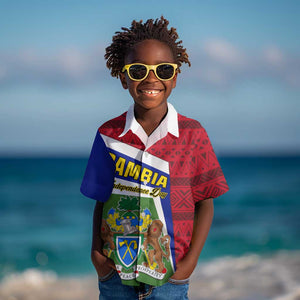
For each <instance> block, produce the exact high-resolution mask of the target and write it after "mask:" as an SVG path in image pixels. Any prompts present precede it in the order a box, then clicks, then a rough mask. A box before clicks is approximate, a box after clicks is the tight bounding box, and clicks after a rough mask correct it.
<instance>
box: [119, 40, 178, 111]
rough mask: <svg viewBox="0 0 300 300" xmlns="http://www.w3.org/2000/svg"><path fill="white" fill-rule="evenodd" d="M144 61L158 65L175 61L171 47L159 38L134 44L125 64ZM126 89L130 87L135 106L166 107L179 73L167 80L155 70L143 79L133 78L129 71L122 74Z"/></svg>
mask: <svg viewBox="0 0 300 300" xmlns="http://www.w3.org/2000/svg"><path fill="white" fill-rule="evenodd" d="M132 63H143V64H146V65H156V64H159V63H174V57H173V54H172V51H171V49H170V48H169V46H168V45H166V44H165V43H162V42H160V41H158V40H144V41H142V42H139V43H138V44H136V45H135V46H134V48H133V49H132V50H131V51H130V52H129V54H128V55H127V56H126V58H125V64H132ZM120 79H121V83H122V86H123V87H124V89H128V90H129V93H130V95H131V96H132V98H133V100H134V102H135V106H140V107H142V108H144V109H147V110H149V109H155V108H162V109H166V105H167V99H168V97H169V95H170V94H171V92H172V89H173V88H175V86H176V80H177V73H176V74H175V76H174V78H173V79H171V80H167V81H161V80H159V79H158V78H157V77H156V76H155V74H154V72H153V71H150V72H149V74H148V77H146V78H145V79H144V80H142V81H133V80H131V79H130V78H129V77H128V75H127V72H125V73H121V74H120Z"/></svg>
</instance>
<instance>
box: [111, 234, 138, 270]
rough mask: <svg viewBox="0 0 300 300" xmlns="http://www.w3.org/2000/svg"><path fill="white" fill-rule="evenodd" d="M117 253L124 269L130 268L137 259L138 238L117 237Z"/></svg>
mask: <svg viewBox="0 0 300 300" xmlns="http://www.w3.org/2000/svg"><path fill="white" fill-rule="evenodd" d="M116 241H117V243H116V244H117V253H118V257H119V259H120V261H121V262H122V263H123V265H124V266H125V267H127V268H128V267H130V266H131V265H132V264H133V263H134V262H135V260H136V259H137V255H138V250H139V246H140V237H139V236H117V240H116Z"/></svg>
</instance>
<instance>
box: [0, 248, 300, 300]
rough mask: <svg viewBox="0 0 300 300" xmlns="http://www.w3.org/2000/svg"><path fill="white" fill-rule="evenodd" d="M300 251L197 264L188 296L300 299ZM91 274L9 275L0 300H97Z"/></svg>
mask: <svg viewBox="0 0 300 300" xmlns="http://www.w3.org/2000/svg"><path fill="white" fill-rule="evenodd" d="M299 278H300V252H298V251H296V252H282V253H278V254H276V255H274V256H272V257H267V258H262V257H260V256H258V255H254V254H253V255H246V256H242V257H239V258H233V257H226V258H219V259H215V260H213V261H211V262H207V263H203V264H201V265H198V267H197V269H196V270H195V272H194V273H193V275H192V277H191V282H190V290H189V298H190V299H191V300H198V299H199V300H220V299H222V300H267V299H274V300H299V299H300V280H299ZM97 297H98V289H97V278H96V276H95V275H89V276H83V277H58V276H57V275H56V274H55V273H53V272H40V271H38V270H35V269H31V270H27V271H25V272H23V273H20V274H14V275H9V276H7V277H6V278H4V279H3V280H2V282H1V284H0V299H3V300H40V299H43V300H71V299H72V300H83V299H98V298H97Z"/></svg>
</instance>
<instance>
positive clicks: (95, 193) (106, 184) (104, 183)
mask: <svg viewBox="0 0 300 300" xmlns="http://www.w3.org/2000/svg"><path fill="white" fill-rule="evenodd" d="M114 176H115V163H114V161H113V159H112V158H111V156H110V154H109V152H108V149H107V147H106V145H105V142H104V141H103V139H102V137H101V134H100V133H99V131H97V134H96V137H95V140H94V143H93V147H92V150H91V154H90V157H89V160H88V163H87V167H86V170H85V174H84V177H83V180H82V183H81V187H80V191H81V193H82V194H83V195H85V196H86V197H89V198H92V199H95V200H97V201H101V202H106V201H107V200H108V198H109V196H110V195H111V192H112V189H113V185H114Z"/></svg>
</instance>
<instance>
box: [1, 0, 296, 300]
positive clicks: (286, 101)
mask: <svg viewBox="0 0 300 300" xmlns="http://www.w3.org/2000/svg"><path fill="white" fill-rule="evenodd" d="M299 14H300V2H299V1H296V0H295V1H291V0H288V1H276V0H274V1H266V0H260V1H257V0H253V1H237V0H236V1H234V0H229V1H214V0H211V1H208V0H207V1H193V0H192V1H186V2H183V1H177V0H173V1H169V0H167V1H151V0H149V1H147V2H144V1H135V0H132V1H113V2H112V1H110V2H105V1H93V0H87V1H79V0H60V1H59V0H52V1H38V0H27V1H16V0H12V1H6V0H0V235H1V239H0V298H1V299H2V298H3V299H10V300H12V299H29V298H28V297H31V298H30V299H35V298H34V297H35V296H34V295H35V293H38V294H37V295H39V296H36V297H37V298H36V299H87V298H86V296H83V295H85V294H84V293H85V292H86V290H87V289H86V286H85V287H82V286H80V285H79V284H78V282H81V283H82V282H83V281H84V280H83V278H89V276H91V277H92V279H91V280H95V276H96V275H95V272H94V270H93V267H92V265H91V263H90V260H89V252H90V243H91V226H92V213H93V207H94V201H93V200H90V199H87V198H84V197H83V196H82V195H81V194H80V192H79V187H80V183H81V178H82V176H83V173H84V170H85V166H86V163H87V159H88V156H89V152H90V149H91V146H92V142H93V139H94V136H95V133H96V130H97V128H98V126H100V125H101V124H102V123H103V122H104V121H106V120H108V119H110V118H112V117H115V116H118V115H120V114H121V113H123V112H124V111H126V110H127V109H128V107H129V105H131V103H132V100H131V98H130V95H129V93H128V91H126V90H123V88H122V87H121V84H120V82H119V80H118V79H116V78H112V77H111V76H110V72H109V70H108V69H107V68H106V66H105V60H104V57H103V56H104V53H105V47H107V46H108V45H109V44H110V43H111V39H112V35H113V34H114V33H115V32H116V31H119V30H120V29H121V27H130V24H131V21H132V20H133V19H135V20H141V19H142V20H144V21H145V20H147V19H148V18H154V19H155V18H159V17H160V16H161V15H163V16H164V17H165V18H167V19H168V20H169V21H170V26H172V27H175V28H177V31H178V34H179V37H180V39H181V40H182V41H183V46H184V47H185V48H187V52H188V54H189V58H190V61H191V63H192V66H191V67H190V68H189V67H188V66H183V67H182V72H181V74H179V77H178V83H177V87H176V89H174V90H173V92H172V94H171V96H170V98H169V101H170V102H171V103H172V104H173V105H174V106H175V108H176V109H177V111H178V112H180V113H181V114H183V115H186V116H189V117H192V118H195V119H197V120H199V121H200V122H201V123H202V125H203V126H204V127H205V128H206V130H207V132H208V135H209V136H210V139H211V141H212V144H213V146H214V149H215V152H216V154H217V156H218V157H219V160H220V163H221V166H222V168H223V171H224V173H225V176H226V179H227V181H228V184H229V186H230V191H229V192H228V193H227V194H225V195H223V196H221V197H220V198H219V199H216V200H215V219H214V223H213V226H212V229H211V232H210V235H209V237H208V240H207V243H206V245H205V248H204V250H203V253H202V254H201V257H200V259H199V266H198V270H197V272H195V274H194V277H193V278H194V279H193V280H194V281H193V282H198V287H199V284H200V285H201V283H202V284H203V290H202V291H201V294H202V298H201V299H203V297H204V296H203V295H205V297H206V298H205V299H221V298H222V299H239V300H243V299H245V300H246V299H248V300H249V299H256V300H259V299H278V300H279V299H299V298H297V297H300V290H299V286H300V282H299V278H300V274H299V273H300V271H299V270H300V255H299V253H300V252H299V248H300V239H299V238H300V229H299V228H300V221H299V220H300V218H299V213H300V204H299V203H300V201H299V200H300V196H299V194H300V126H299V125H300V119H299V113H300V102H299V101H300V97H299V96H300V44H299V38H298V36H299V29H300V18H299ZM278 269H280V270H282V271H281V272H278ZM78 279H79V281H76V280H78ZM63 280H65V281H63ZM66 280H67V281H66ZM61 282H64V283H65V286H66V285H68V286H72V288H69V289H68V291H66V288H65V286H64V287H61V286H60V285H59V284H60V283H61ZM86 282H87V283H86V284H87V286H89V290H90V292H91V293H95V294H96V289H97V286H96V285H97V284H96V283H95V285H93V284H91V281H90V280H87V281H86ZM193 282H192V284H193ZM204 283H205V284H204ZM89 284H90V285H89ZM50 286H51V287H52V288H51V291H52V293H54V292H53V290H55V291H56V293H60V294H56V296H53V297H52V296H51V293H50V296H49V293H48V292H47V293H46V292H45V291H47V288H49V287H50ZM53 286H54V287H55V289H53ZM41 287H42V288H41ZM75 287H76V289H77V290H76V293H75V292H74V289H75ZM92 289H95V290H92ZM72 290H73V293H72ZM91 290H92V291H91ZM41 293H45V295H44V294H43V295H44V296H42V297H41ZM68 293H69V294H68ZM205 293H206V294H205ZM46 295H47V296H46ZM93 295H94V294H93ZM199 295H200V294H198V293H197V292H195V291H194V290H193V289H192V290H191V299H198V296H199ZM221 295H222V297H221ZM26 297H27V298H26ZM32 297H33V298H32ZM47 297H48V298H47ZM49 297H50V298H49ZM51 297H52V298H51ZM68 297H70V298H68ZM76 297H78V298H76ZM89 297H91V294H89ZM199 297H200V296H199ZM199 299H200V298H199Z"/></svg>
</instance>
